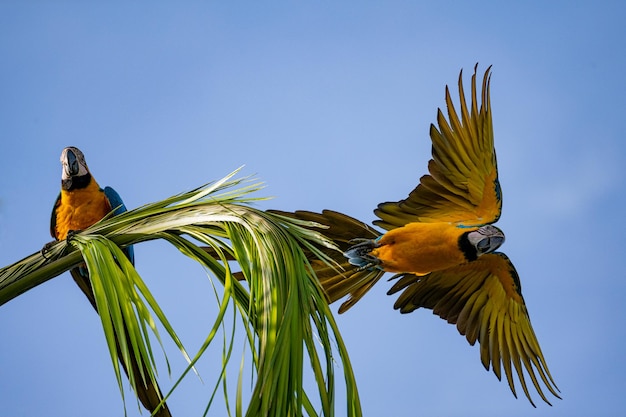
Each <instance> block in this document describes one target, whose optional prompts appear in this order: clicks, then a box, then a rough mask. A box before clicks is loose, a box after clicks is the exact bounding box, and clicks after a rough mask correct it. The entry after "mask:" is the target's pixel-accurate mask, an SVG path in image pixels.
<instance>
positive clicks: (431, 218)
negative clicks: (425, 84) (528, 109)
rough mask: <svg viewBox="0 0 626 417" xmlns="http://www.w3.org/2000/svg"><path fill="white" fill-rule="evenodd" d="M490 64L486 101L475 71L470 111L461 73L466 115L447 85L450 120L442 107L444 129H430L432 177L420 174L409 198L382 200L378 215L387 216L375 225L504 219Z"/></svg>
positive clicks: (485, 81)
mask: <svg viewBox="0 0 626 417" xmlns="http://www.w3.org/2000/svg"><path fill="white" fill-rule="evenodd" d="M490 68H491V67H490ZM490 68H488V69H487V71H486V72H485V75H484V78H483V82H482V92H481V101H480V103H479V102H478V97H477V95H478V91H477V85H476V68H475V69H474V75H473V76H472V96H471V107H470V108H469V109H468V107H467V103H466V100H465V93H464V92H463V73H462V72H461V75H459V96H460V116H459V113H457V111H456V109H455V107H454V103H453V102H452V97H451V96H450V90H449V89H448V87H446V106H447V109H448V120H449V122H448V120H446V117H445V116H444V114H443V112H442V111H441V109H440V110H439V111H438V113H437V124H438V128H437V127H435V125H431V127H430V137H431V140H432V159H431V160H430V161H429V163H428V171H429V173H430V175H424V176H423V177H422V178H420V183H419V185H418V186H417V187H416V188H415V189H414V190H413V191H412V192H411V193H410V194H409V196H408V198H406V199H405V200H402V201H399V202H388V203H382V204H380V205H379V206H378V209H377V210H375V211H374V213H375V214H376V215H377V216H378V217H379V218H380V219H381V220H376V221H375V222H374V224H376V225H378V226H380V227H382V228H384V229H386V230H390V229H393V228H396V227H401V226H404V225H405V224H407V223H410V222H417V221H419V222H441V221H445V222H451V223H456V224H459V225H464V226H482V225H485V224H489V223H494V222H495V221H496V220H498V218H499V217H500V212H501V208H502V196H501V191H500V184H499V182H498V169H497V163H496V154H495V150H494V146H493V128H492V122H491V106H490V99H489V82H490V78H491V75H490Z"/></svg>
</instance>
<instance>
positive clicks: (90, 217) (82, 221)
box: [55, 184, 111, 240]
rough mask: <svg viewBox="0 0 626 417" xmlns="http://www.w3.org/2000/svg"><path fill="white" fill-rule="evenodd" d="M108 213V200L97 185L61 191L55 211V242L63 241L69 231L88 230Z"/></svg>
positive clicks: (109, 209) (109, 208) (109, 207)
mask: <svg viewBox="0 0 626 417" xmlns="http://www.w3.org/2000/svg"><path fill="white" fill-rule="evenodd" d="M110 211H111V205H110V204H109V200H108V199H107V198H106V196H105V195H104V192H103V191H101V190H100V187H98V186H97V184H96V185H95V187H94V186H91V185H90V186H88V187H87V188H83V189H80V190H73V191H65V190H62V191H61V200H60V202H59V204H58V205H57V207H56V210H55V214H56V226H55V235H56V238H57V240H63V239H65V238H66V237H67V233H68V232H69V231H70V230H83V229H86V228H88V227H89V226H91V225H93V224H94V223H96V222H98V221H99V220H101V219H102V218H103V217H104V216H106V215H107V214H108V213H109V212H110Z"/></svg>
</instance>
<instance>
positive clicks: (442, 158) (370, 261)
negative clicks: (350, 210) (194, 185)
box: [279, 68, 560, 406]
mask: <svg viewBox="0 0 626 417" xmlns="http://www.w3.org/2000/svg"><path fill="white" fill-rule="evenodd" d="M489 84H490V68H489V69H487V71H486V72H485V75H484V78H483V82H482V92H481V95H480V102H479V97H478V91H477V85H476V72H474V75H473V77H472V91H471V106H470V108H468V107H467V104H466V101H465V94H464V92H463V83H462V73H461V75H460V76H459V94H460V102H461V103H460V104H461V107H460V114H459V113H457V111H456V109H455V107H454V104H453V102H452V98H451V96H450V92H449V89H448V88H447V87H446V105H447V110H448V120H446V118H445V116H444V114H443V112H442V111H441V110H439V111H438V114H437V124H438V127H436V126H435V125H431V128H430V137H431V140H432V159H431V160H430V161H429V164H428V170H429V173H430V174H429V175H424V176H423V177H422V178H420V183H419V185H418V186H417V187H416V188H415V189H414V190H413V191H412V192H411V193H410V194H409V196H408V198H406V199H405V200H402V201H399V202H388V203H382V204H379V206H378V208H377V209H376V210H375V211H374V213H375V214H376V215H377V216H378V217H379V219H380V220H376V221H375V222H374V224H376V225H378V226H380V227H382V228H383V229H386V230H387V232H386V233H384V234H380V233H379V232H378V231H376V230H375V229H373V228H371V227H369V226H367V225H366V224H365V223H362V222H360V221H358V220H356V219H353V218H351V217H349V216H346V215H344V214H341V213H337V212H334V211H330V210H325V211H323V212H322V213H320V214H318V213H312V212H307V211H298V212H295V213H285V212H279V213H281V214H283V215H286V216H289V217H295V218H298V219H302V220H309V221H314V222H317V223H320V224H323V225H327V226H328V227H329V228H328V229H322V230H320V232H321V233H323V234H324V235H326V236H327V237H329V238H331V239H332V240H333V241H334V242H335V243H336V244H337V246H338V247H339V248H340V249H341V250H343V251H344V256H345V258H343V259H341V254H339V256H337V252H336V251H335V252H333V251H331V250H327V249H323V248H320V249H321V250H324V252H325V253H326V254H327V255H329V256H331V257H333V259H334V260H335V261H336V262H337V264H338V266H339V267H340V268H341V269H342V271H337V268H336V267H333V266H329V265H326V264H324V263H322V262H321V261H319V260H312V261H311V262H312V265H313V267H314V268H315V270H316V272H317V275H318V278H319V280H320V283H321V285H322V287H323V288H324V290H325V292H326V295H327V297H328V299H329V302H334V301H336V300H338V299H341V298H343V297H344V296H346V295H350V297H349V298H348V300H347V301H346V302H344V304H343V305H342V306H341V308H340V309H339V312H340V313H341V312H344V311H346V310H347V309H349V308H350V307H351V306H352V305H354V304H355V303H356V302H357V301H358V300H359V299H360V298H361V297H363V295H364V294H365V293H366V292H367V291H368V290H369V289H370V288H371V287H372V286H373V285H374V284H375V283H376V282H377V281H378V280H379V279H380V278H381V277H382V275H383V274H384V273H385V272H395V273H397V275H395V276H394V278H399V280H398V281H397V282H396V283H395V285H393V287H392V288H391V289H390V290H389V292H388V294H390V295H391V294H394V293H396V292H399V291H402V293H401V294H400V296H399V298H398V299H397V301H396V302H395V304H394V308H395V309H398V310H400V312H401V313H410V312H412V311H414V310H417V309H418V308H421V307H422V308H428V309H432V310H433V313H434V314H437V315H438V316H440V317H441V318H443V319H445V320H447V321H448V322H449V323H451V324H456V327H457V329H458V331H459V332H460V333H461V334H462V335H465V336H466V338H467V340H468V342H469V343H470V344H471V345H474V343H475V342H476V341H478V342H479V343H480V358H481V362H482V364H483V365H484V367H485V369H487V370H489V367H490V365H491V367H492V368H493V372H494V373H495V374H496V376H497V377H498V379H501V375H502V368H504V373H505V375H506V378H507V381H508V383H509V387H510V388H511V390H512V392H513V394H514V395H515V396H516V397H517V394H516V392H515V385H514V382H513V368H514V369H515V371H516V372H517V375H518V378H519V381H520V383H521V385H522V389H523V390H524V393H525V394H526V397H527V398H528V400H529V401H530V402H531V404H532V405H533V406H534V405H535V404H534V403H533V401H532V398H531V396H530V394H529V391H528V387H527V385H526V381H525V379H524V375H523V369H524V368H525V369H526V372H527V374H528V375H529V376H530V378H531V380H532V382H533V385H534V386H535V388H536V389H537V392H538V393H539V395H540V396H541V398H542V399H543V400H544V401H545V402H546V403H548V404H550V402H549V401H548V399H547V398H546V396H545V395H544V393H543V391H542V389H541V386H540V383H539V380H538V378H537V375H538V376H539V378H540V379H541V380H542V381H543V384H544V385H545V386H546V387H547V388H548V390H549V391H550V392H551V393H552V394H553V395H554V396H556V397H557V398H560V397H559V395H558V388H557V387H556V384H555V383H554V381H553V379H552V376H551V375H550V371H549V370H548V366H547V364H546V361H545V359H544V357H543V354H542V352H541V349H540V347H539V343H538V341H537V337H536V336H535V332H534V331H533V328H532V326H531V324H530V318H529V316H528V311H527V309H526V305H525V303H524V298H523V297H522V293H521V285H520V280H519V276H518V274H517V272H516V270H515V268H514V267H513V264H512V263H511V261H510V260H509V258H508V257H507V256H506V255H505V254H503V253H501V252H495V250H496V249H498V247H499V246H500V245H501V244H502V243H503V242H504V233H503V232H502V231H501V230H500V229H498V228H497V227H495V226H493V225H492V223H495V222H496V221H497V220H498V218H499V217H500V213H501V208H502V192H501V189H500V183H499V181H498V170H497V163H496V153H495V150H494V140H493V129H492V121H491V107H490V99H489ZM355 238H356V239H355ZM350 265H355V266H356V267H357V268H356V269H355V268H354V266H353V267H352V268H350ZM512 366H513V368H512Z"/></svg>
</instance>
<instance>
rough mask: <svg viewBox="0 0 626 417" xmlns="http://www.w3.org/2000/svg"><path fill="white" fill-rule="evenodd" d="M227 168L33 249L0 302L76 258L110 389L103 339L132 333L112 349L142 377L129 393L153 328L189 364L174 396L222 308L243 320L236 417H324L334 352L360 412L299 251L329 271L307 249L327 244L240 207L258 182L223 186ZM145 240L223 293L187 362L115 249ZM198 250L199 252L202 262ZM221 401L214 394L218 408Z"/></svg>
mask: <svg viewBox="0 0 626 417" xmlns="http://www.w3.org/2000/svg"><path fill="white" fill-rule="evenodd" d="M237 172H238V171H235V172H234V173H232V174H230V175H228V176H227V177H225V178H224V179H222V180H220V181H217V182H215V183H211V184H207V185H205V186H202V187H199V188H197V189H195V190H192V191H190V192H186V193H182V194H178V195H176V196H173V197H170V198H168V199H165V200H163V201H159V202H157V203H152V204H148V205H145V206H142V207H139V208H137V209H135V210H130V211H127V212H125V213H122V214H120V215H117V216H114V217H108V218H105V219H103V220H102V221H101V222H99V223H97V224H95V225H94V226H92V227H90V228H89V229H87V230H85V231H83V232H81V233H78V234H76V235H74V236H73V237H72V238H71V239H70V241H69V243H70V244H69V245H68V244H67V242H58V243H56V244H54V245H52V246H51V247H50V248H48V250H47V251H46V257H44V256H43V255H42V254H41V253H35V254H33V255H31V256H29V257H27V258H25V259H23V260H21V261H19V262H17V263H15V264H13V265H10V266H7V267H5V268H2V269H0V305H2V304H4V303H6V302H8V301H10V300H11V299H13V298H15V297H17V296H19V295H20V294H22V293H24V292H25V291H27V290H29V289H31V288H33V287H35V286H37V285H39V284H41V283H43V282H45V281H47V280H49V279H52V278H54V277H55V276H57V275H59V274H61V273H63V272H64V271H67V270H68V269H70V268H72V267H76V266H77V265H79V264H80V263H81V262H85V263H86V265H87V268H88V270H89V273H90V277H91V281H92V287H93V289H94V293H95V295H96V301H97V304H98V311H99V312H100V315H101V317H102V325H103V330H104V333H105V338H106V340H107V344H108V345H109V349H110V351H111V358H112V360H113V363H114V368H115V370H116V375H117V378H118V382H119V383H120V384H121V373H120V370H119V365H118V362H117V356H116V350H115V341H116V340H118V341H119V340H120V338H119V337H116V335H117V336H119V335H120V334H122V332H124V331H126V332H127V333H129V334H131V335H132V337H130V338H129V343H128V344H126V343H123V346H121V350H122V352H124V355H135V357H138V358H140V360H141V362H142V363H143V364H144V365H145V368H146V369H147V372H146V373H145V374H141V375H131V376H129V378H130V380H131V385H133V384H135V383H137V381H151V380H153V379H154V378H155V377H156V371H155V370H154V357H153V353H152V348H151V346H150V342H149V339H150V338H149V334H150V333H152V334H154V335H155V337H156V339H157V340H158V341H159V343H160V336H159V333H158V330H157V327H156V322H157V321H158V322H159V323H160V324H161V326H162V327H163V328H164V329H165V330H166V331H167V334H168V336H169V337H170V338H172V340H174V342H175V344H176V345H177V346H178V348H179V349H180V350H181V352H182V353H183V355H185V357H187V358H188V361H189V367H188V368H187V369H186V370H185V371H184V372H183V373H182V375H180V377H179V378H178V380H177V381H176V383H175V384H174V388H176V387H177V385H178V384H179V382H180V381H181V380H182V378H184V377H185V375H186V374H188V372H189V371H191V370H192V369H193V365H194V364H195V363H196V361H197V360H198V359H199V358H200V357H201V356H202V355H203V353H205V351H206V349H207V348H208V346H209V345H211V343H213V342H214V340H215V336H216V334H217V333H218V331H219V330H220V329H222V330H224V331H226V327H227V325H226V324H225V321H224V318H225V317H226V314H227V311H228V308H229V306H230V307H232V308H233V311H235V312H236V314H238V315H239V317H240V319H241V320H240V321H241V322H243V324H244V329H245V335H246V338H245V339H246V340H245V343H247V344H248V345H249V347H250V352H251V355H250V356H251V358H252V359H251V360H252V363H253V368H254V370H255V373H254V384H253V387H252V392H251V396H250V401H249V403H248V405H247V407H244V406H243V399H242V398H243V396H242V393H241V391H242V383H241V379H242V373H241V372H240V374H239V376H238V378H239V381H238V383H237V389H236V394H235V406H234V410H235V414H236V415H244V414H245V415H246V416H261V415H262V416H272V415H275V416H299V415H303V414H308V415H318V414H321V415H325V416H332V415H334V412H335V408H336V404H335V396H334V390H335V386H336V382H335V375H334V367H335V362H336V358H335V355H336V352H335V350H334V348H335V349H336V350H337V352H338V355H339V359H340V361H341V363H342V369H343V372H344V376H345V384H346V392H347V405H346V407H347V412H346V414H347V415H348V416H359V415H361V409H360V402H359V397H358V392H357V388H356V382H355V379H354V375H353V371H352V367H351V365H350V360H349V357H348V354H347V351H346V348H345V345H344V344H343V341H342V339H341V335H340V333H339V329H338V327H337V324H336V322H335V321H334V318H333V315H332V313H331V311H330V309H329V307H328V305H327V302H326V299H325V296H324V294H323V290H322V289H321V287H320V285H319V283H318V281H317V279H316V277H315V273H314V272H313V269H312V268H311V266H310V265H309V263H308V261H307V259H306V256H305V255H304V250H303V249H306V250H307V251H309V252H310V251H313V252H314V253H316V254H317V255H318V256H319V257H320V259H322V260H324V261H326V262H329V263H332V261H331V260H330V259H329V258H328V257H326V256H325V255H324V254H323V253H322V252H320V251H319V250H318V249H316V247H317V246H316V245H322V246H327V247H332V246H333V244H332V243H331V242H330V241H329V240H327V239H326V238H324V237H323V235H322V234H320V233H318V232H316V231H313V230H310V228H309V229H307V228H305V227H303V226H309V227H310V226H311V225H312V224H311V223H306V222H305V223H303V222H302V221H298V220H293V219H288V218H286V217H282V216H280V215H277V214H272V213H267V212H263V211H261V210H258V209H255V208H253V207H251V205H250V203H252V202H254V201H257V200H259V199H260V198H258V197H253V196H251V195H250V194H251V193H252V192H254V191H257V190H259V189H260V188H261V186H262V185H261V184H260V183H255V182H252V181H251V180H250V179H249V178H242V179H233V177H234V175H235V174H236V173H237ZM320 231H321V232H323V229H320ZM153 239H164V240H166V241H168V242H169V243H171V244H172V245H173V246H175V247H176V248H177V249H178V250H179V251H180V252H181V253H183V254H184V255H186V256H188V257H190V258H192V259H194V260H196V261H197V262H199V263H200V264H201V265H202V266H203V267H204V268H205V269H206V270H207V271H209V273H210V276H213V277H215V278H217V280H218V281H219V282H220V283H221V285H222V286H223V290H222V291H223V292H222V294H221V297H220V296H219V291H218V290H217V287H216V293H217V294H218V298H219V300H218V302H219V307H220V308H219V312H218V315H217V317H216V319H215V321H214V324H213V326H212V329H211V330H210V332H209V334H208V335H207V338H206V340H205V343H204V344H203V345H202V347H201V348H200V349H199V351H198V353H197V354H196V355H194V356H193V358H189V356H188V355H187V353H186V351H185V349H184V347H183V345H182V342H181V341H180V340H179V339H178V337H177V336H176V333H175V331H174V328H173V326H172V325H171V324H170V323H169V322H168V321H167V318H166V316H165V314H164V313H163V312H162V311H161V309H160V308H159V306H158V303H157V302H156V300H155V299H154V297H153V296H152V295H151V294H150V291H149V290H148V287H147V286H146V284H145V283H144V281H143V280H142V279H141V277H139V275H138V274H137V272H136V271H135V270H134V268H133V267H132V265H131V264H130V262H128V261H127V260H126V258H125V257H124V256H123V255H122V252H121V250H120V247H122V248H123V247H125V246H127V245H134V244H138V243H141V242H144V241H147V240H153ZM200 245H203V246H210V247H211V248H212V254H209V253H208V252H207V251H206V250H204V249H202V247H201V246H200ZM81 255H82V256H81ZM46 258H48V259H46ZM230 259H234V260H235V261H236V265H237V267H238V268H239V269H240V271H241V273H242V275H243V276H244V277H245V282H243V283H242V282H239V281H238V280H237V279H235V278H234V277H233V272H231V263H230V262H229V260H230ZM246 284H247V285H246ZM207 302H209V300H207ZM233 314H235V313H233ZM153 315H154V316H156V319H157V320H155V319H154V318H153ZM234 337H235V336H234V331H233V332H232V333H231V336H229V337H227V336H225V338H224V342H223V354H222V362H223V371H222V373H221V375H219V377H218V382H217V384H216V387H217V386H218V385H219V384H220V381H222V382H223V381H225V378H226V371H225V370H226V364H227V363H228V362H229V360H230V359H231V352H232V346H233V343H234V339H233V338H234ZM121 339H124V338H121ZM129 345H130V346H129ZM307 359H308V361H307ZM307 362H308V365H309V366H310V367H311V369H312V370H313V379H314V381H315V384H314V386H315V387H316V388H317V390H316V391H317V397H318V400H313V398H314V397H312V394H311V392H309V391H307V390H306V389H305V383H304V382H303V381H304V379H305V372H304V370H305V369H306V368H305V366H307ZM242 367H243V365H242ZM223 385H224V387H225V386H226V385H225V383H224V384H223ZM133 386H134V385H133ZM174 388H172V390H174ZM224 389H225V390H226V388H224ZM168 395H171V392H170V393H169V394H168ZM213 395H214V394H213ZM166 397H167V396H166ZM228 398H229V397H228V394H227V393H226V392H225V399H226V401H228ZM207 401H208V402H209V405H208V406H207V410H208V408H209V407H210V404H211V403H210V401H209V399H208V398H207ZM314 403H315V404H318V405H317V406H315V405H314ZM316 407H319V408H320V409H319V410H316ZM244 408H246V409H245V410H244ZM228 409H229V410H230V408H228Z"/></svg>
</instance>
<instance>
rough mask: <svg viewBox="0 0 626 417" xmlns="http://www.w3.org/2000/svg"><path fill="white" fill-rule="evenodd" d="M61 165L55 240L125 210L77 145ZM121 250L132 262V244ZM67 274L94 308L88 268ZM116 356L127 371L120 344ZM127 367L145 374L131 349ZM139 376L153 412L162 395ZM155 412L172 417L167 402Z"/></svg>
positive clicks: (52, 229)
mask: <svg viewBox="0 0 626 417" xmlns="http://www.w3.org/2000/svg"><path fill="white" fill-rule="evenodd" d="M61 164H62V166H63V170H62V173H61V192H60V193H59V196H58V198H57V200H56V202H55V203H54V207H53V208H52V216H51V219H50V233H51V234H52V237H53V238H55V239H56V240H64V239H67V237H68V235H71V234H72V233H74V232H78V231H81V230H83V229H86V228H88V227H89V226H91V225H93V224H94V223H96V222H98V221H99V220H101V219H102V218H103V217H105V216H106V215H107V214H109V213H110V212H111V211H112V212H113V214H114V215H116V214H120V213H123V212H125V211H126V207H125V206H124V203H123V202H122V199H121V198H120V196H119V194H118V193H117V192H116V191H115V190H114V189H113V188H111V187H105V188H104V189H102V188H100V186H99V185H98V183H97V182H96V180H95V179H94V178H93V176H92V175H91V173H90V171H89V168H88V167H87V163H86V162H85V156H84V155H83V153H82V152H81V151H80V150H79V149H78V148H75V147H67V148H65V149H63V152H62V153H61ZM124 253H125V254H126V256H127V257H128V259H129V260H130V261H131V262H133V263H134V252H133V248H132V246H129V247H126V248H124ZM70 273H71V275H72V277H73V278H74V281H75V282H76V284H78V286H79V287H80V289H81V290H82V291H83V293H84V294H85V295H86V296H87V299H88V300H89V302H90V303H91V305H92V306H93V308H94V309H96V311H97V307H96V300H95V297H94V294H93V289H92V288H91V281H90V280H89V274H88V273H87V268H85V267H84V266H79V267H77V268H74V269H72V270H70ZM118 357H119V359H120V363H121V364H122V367H123V368H124V371H125V372H126V374H128V370H127V364H126V363H125V361H124V360H123V358H122V355H121V354H120V351H119V343H118ZM130 366H131V367H132V368H133V373H134V375H140V372H141V373H143V374H146V373H145V372H146V371H144V370H140V369H139V365H138V363H137V361H136V359H135V357H134V355H133V353H132V351H131V356H130ZM140 379H141V378H136V381H137V382H136V385H137V386H135V387H134V389H135V392H136V393H137V396H138V397H139V400H140V401H141V403H142V404H143V405H144V407H145V408H146V409H147V410H149V411H150V412H151V413H152V412H153V411H154V410H155V409H156V408H157V406H158V405H159V403H160V402H161V399H162V398H163V396H162V395H161V391H160V389H159V387H158V386H153V385H151V384H149V385H148V386H145V385H144V384H143V383H142V382H141V381H140ZM156 415H157V416H160V417H170V416H171V414H170V412H169V409H168V407H167V405H166V404H164V405H162V406H161V408H160V410H159V412H158V413H157V414H156Z"/></svg>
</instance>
